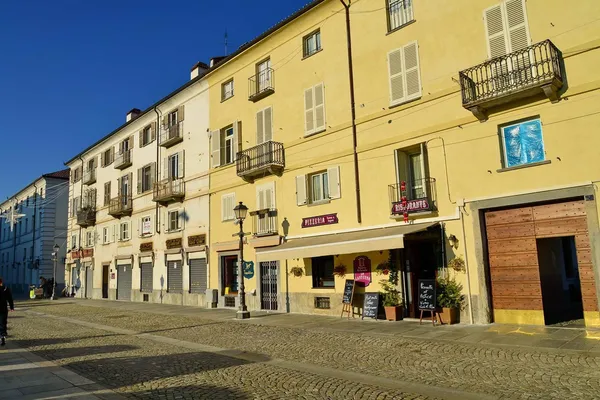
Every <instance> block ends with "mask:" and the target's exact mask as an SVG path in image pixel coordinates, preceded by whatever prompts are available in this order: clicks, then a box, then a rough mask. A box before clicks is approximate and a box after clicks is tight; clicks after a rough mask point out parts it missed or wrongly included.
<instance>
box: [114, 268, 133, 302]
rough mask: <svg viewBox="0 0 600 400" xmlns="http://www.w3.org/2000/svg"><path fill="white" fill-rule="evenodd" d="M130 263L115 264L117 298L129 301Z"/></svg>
mask: <svg viewBox="0 0 600 400" xmlns="http://www.w3.org/2000/svg"><path fill="white" fill-rule="evenodd" d="M131 275H132V268H131V264H125V265H119V266H117V300H127V301H131V284H132V281H133V279H132V276H131Z"/></svg>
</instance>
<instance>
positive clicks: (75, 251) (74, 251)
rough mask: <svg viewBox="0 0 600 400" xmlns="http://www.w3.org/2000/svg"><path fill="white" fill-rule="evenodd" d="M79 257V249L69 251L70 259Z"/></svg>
mask: <svg viewBox="0 0 600 400" xmlns="http://www.w3.org/2000/svg"><path fill="white" fill-rule="evenodd" d="M80 258H81V253H80V252H79V250H73V251H72V252H71V259H73V260H79V259H80Z"/></svg>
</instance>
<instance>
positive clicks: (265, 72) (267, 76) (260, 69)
mask: <svg viewBox="0 0 600 400" xmlns="http://www.w3.org/2000/svg"><path fill="white" fill-rule="evenodd" d="M256 73H257V74H258V92H262V91H264V90H266V89H268V88H270V87H271V60H270V59H269V60H265V61H263V62H261V63H260V64H258V65H257V66H256Z"/></svg>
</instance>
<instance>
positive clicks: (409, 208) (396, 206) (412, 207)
mask: <svg viewBox="0 0 600 400" xmlns="http://www.w3.org/2000/svg"><path fill="white" fill-rule="evenodd" d="M429 210H430V208H429V200H427V199H416V200H407V201H406V205H404V204H403V203H402V202H401V201H396V202H394V203H392V214H404V213H405V212H407V213H411V212H419V211H429Z"/></svg>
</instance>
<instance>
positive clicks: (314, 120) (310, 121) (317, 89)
mask: <svg viewBox="0 0 600 400" xmlns="http://www.w3.org/2000/svg"><path fill="white" fill-rule="evenodd" d="M324 130H325V87H324V85H323V83H319V84H318V85H315V86H313V87H311V88H309V89H306V90H305V91H304V133H305V135H311V134H313V133H319V132H322V131H324Z"/></svg>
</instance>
